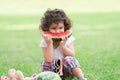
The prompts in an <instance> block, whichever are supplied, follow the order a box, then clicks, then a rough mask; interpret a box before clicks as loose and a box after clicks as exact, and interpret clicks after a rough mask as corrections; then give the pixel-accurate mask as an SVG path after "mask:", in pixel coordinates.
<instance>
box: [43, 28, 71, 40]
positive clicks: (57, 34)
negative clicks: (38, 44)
mask: <svg viewBox="0 0 120 80" xmlns="http://www.w3.org/2000/svg"><path fill="white" fill-rule="evenodd" d="M43 34H48V35H51V36H52V40H53V41H54V42H58V41H61V40H62V39H61V38H60V37H62V36H66V37H70V36H71V35H72V31H71V30H67V31H65V32H61V33H52V32H48V31H45V32H43Z"/></svg>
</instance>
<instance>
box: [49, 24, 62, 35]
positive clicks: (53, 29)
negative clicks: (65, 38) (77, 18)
mask: <svg viewBox="0 0 120 80" xmlns="http://www.w3.org/2000/svg"><path fill="white" fill-rule="evenodd" d="M49 32H52V33H61V32H64V24H63V23H62V22H60V23H58V24H55V23H52V24H51V25H50V27H49Z"/></svg>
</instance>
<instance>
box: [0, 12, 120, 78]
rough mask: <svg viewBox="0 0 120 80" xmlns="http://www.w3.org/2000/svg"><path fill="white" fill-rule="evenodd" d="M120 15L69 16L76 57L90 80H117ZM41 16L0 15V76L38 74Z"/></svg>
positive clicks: (79, 14)
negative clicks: (16, 72)
mask: <svg viewBox="0 0 120 80" xmlns="http://www.w3.org/2000/svg"><path fill="white" fill-rule="evenodd" d="M119 14H120V12H107V13H69V14H68V15H69V17H70V19H71V20H72V21H73V27H72V30H73V36H75V38H76V41H75V43H74V45H75V51H76V58H77V59H78V61H79V62H80V65H81V67H82V70H83V72H84V74H85V76H86V77H87V78H88V79H89V80H120V59H119V56H120V15H119ZM40 18H41V15H19V14H18V15H0V76H1V75H7V71H8V70H9V69H11V68H15V69H17V70H21V71H22V72H23V73H24V75H25V76H30V75H32V74H33V73H40V72H41V70H40V62H41V61H42V59H43V58H42V56H43V54H42V51H41V49H40V47H39V42H40V40H41V39H42V36H41V34H40V32H39V30H38V25H39V21H40Z"/></svg>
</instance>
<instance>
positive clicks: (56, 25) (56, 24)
mask: <svg viewBox="0 0 120 80" xmlns="http://www.w3.org/2000/svg"><path fill="white" fill-rule="evenodd" d="M58 26H64V23H63V22H59V23H51V25H50V27H58Z"/></svg>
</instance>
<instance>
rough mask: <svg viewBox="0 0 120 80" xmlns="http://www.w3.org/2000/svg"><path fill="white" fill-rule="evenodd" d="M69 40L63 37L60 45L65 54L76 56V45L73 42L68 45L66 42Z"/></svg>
mask: <svg viewBox="0 0 120 80" xmlns="http://www.w3.org/2000/svg"><path fill="white" fill-rule="evenodd" d="M66 41H67V38H66V37H62V41H61V42H60V47H61V49H62V51H63V53H64V55H65V56H75V51H74V46H73V43H71V44H70V45H69V46H66V45H65V43H66Z"/></svg>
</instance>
